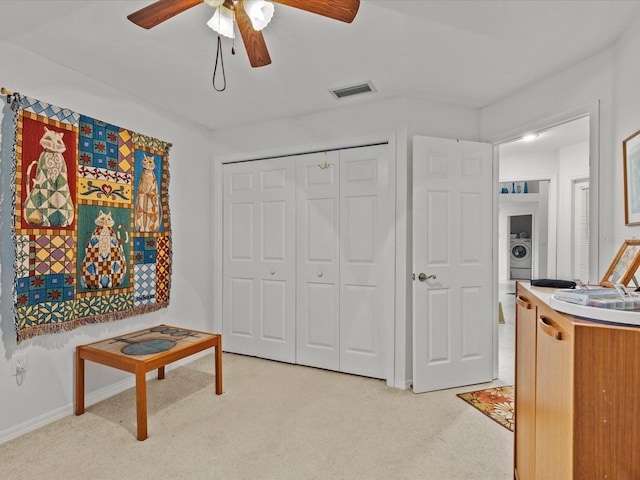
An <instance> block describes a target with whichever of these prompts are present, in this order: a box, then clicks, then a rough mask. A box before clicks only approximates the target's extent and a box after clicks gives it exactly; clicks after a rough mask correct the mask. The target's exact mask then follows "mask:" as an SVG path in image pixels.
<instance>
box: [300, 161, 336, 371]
mask: <svg viewBox="0 0 640 480" xmlns="http://www.w3.org/2000/svg"><path fill="white" fill-rule="evenodd" d="M325 160H326V163H325ZM339 160H340V154H339V152H337V151H334V152H327V153H315V154H308V155H300V156H298V157H296V159H295V162H296V177H297V182H296V183H297V192H298V193H297V211H298V213H297V226H296V229H297V250H298V254H297V276H298V279H297V290H298V292H297V307H296V325H297V329H296V330H297V331H296V336H297V343H296V358H297V363H300V364H302V365H310V366H314V367H320V368H327V369H330V370H339V369H340V161H339ZM321 166H322V168H321ZM325 166H326V168H325Z"/></svg>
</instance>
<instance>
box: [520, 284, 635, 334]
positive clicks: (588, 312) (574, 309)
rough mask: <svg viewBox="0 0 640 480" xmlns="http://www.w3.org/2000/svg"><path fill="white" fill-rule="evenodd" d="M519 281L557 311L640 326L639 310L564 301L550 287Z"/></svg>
mask: <svg viewBox="0 0 640 480" xmlns="http://www.w3.org/2000/svg"><path fill="white" fill-rule="evenodd" d="M519 283H520V284H521V285H522V286H523V287H525V288H526V289H527V290H529V291H530V292H531V293H533V294H534V295H535V296H536V297H538V298H539V299H540V300H542V301H543V302H545V303H546V304H547V305H549V306H550V307H551V308H553V309H554V310H557V311H559V312H562V313H567V314H569V315H574V316H576V317H580V318H583V319H585V320H589V321H592V322H605V323H613V324H616V325H629V326H632V327H640V310H615V309H611V308H598V307H588V306H586V305H578V304H575V303H570V302H564V301H562V300H558V299H557V298H555V297H554V296H553V292H554V290H553V289H551V288H537V287H532V286H531V284H530V283H529V282H519Z"/></svg>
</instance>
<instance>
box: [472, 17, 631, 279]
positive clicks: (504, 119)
mask: <svg viewBox="0 0 640 480" xmlns="http://www.w3.org/2000/svg"><path fill="white" fill-rule="evenodd" d="M637 27H638V21H637V19H636V20H635V23H634V22H631V25H630V26H629V30H633V29H634V28H637ZM636 43H637V40H636ZM618 50H619V49H618V47H613V48H611V49H608V50H606V51H604V52H602V53H600V54H598V55H595V56H593V57H591V58H589V59H587V60H585V61H583V62H581V63H579V64H577V65H573V66H571V67H569V68H567V69H566V70H564V71H562V72H560V73H558V74H556V75H553V76H551V77H549V78H547V79H545V80H542V81H539V82H536V83H533V84H532V85H530V86H528V87H527V88H525V89H523V90H521V91H519V92H517V93H515V94H513V95H511V96H509V97H507V98H505V99H503V100H501V101H498V102H495V103H493V104H491V105H489V106H487V107H485V108H483V109H482V111H481V130H482V139H483V140H484V141H489V142H499V141H504V140H506V139H510V138H513V137H514V136H516V135H517V134H521V133H523V132H524V131H528V130H538V129H542V128H544V127H548V126H550V125H554V124H557V123H560V122H562V121H565V120H567V119H570V118H575V117H576V116H578V115H581V114H584V113H593V112H595V115H596V116H597V117H598V118H599V136H598V139H599V143H598V145H596V148H597V151H596V152H593V153H594V154H598V157H599V160H600V168H599V169H598V171H597V172H591V174H592V178H593V177H595V176H596V175H595V174H596V173H597V176H598V179H597V184H596V185H594V184H593V183H592V185H591V189H595V195H596V196H597V197H598V202H597V205H596V207H597V209H598V210H599V214H598V219H599V224H598V228H597V230H596V231H595V232H594V234H593V236H592V239H593V240H594V241H593V243H594V244H595V245H594V246H595V248H596V250H597V251H598V253H599V264H598V265H597V270H598V272H597V273H596V276H598V275H600V274H601V273H603V272H604V271H605V270H606V268H607V267H608V265H609V263H610V261H611V259H612V258H613V254H614V253H615V251H617V249H618V247H619V245H620V244H619V242H618V238H616V233H615V231H614V225H616V224H619V220H618V218H619V212H618V211H616V208H615V205H614V201H615V196H616V194H619V190H618V189H619V188H621V185H622V184H621V180H618V179H617V176H618V175H619V174H620V170H619V169H620V168H621V161H620V156H619V154H618V153H617V152H618V151H619V147H618V145H617V141H616V142H614V140H613V139H614V132H613V121H614V109H617V108H618V107H619V104H621V103H624V102H626V101H628V100H630V99H627V98H620V97H619V96H618V92H616V95H615V101H614V88H613V85H614V73H615V75H618V74H619V72H618V68H617V58H616V65H615V66H614V56H616V57H617V56H619V54H618ZM631 50H632V49H631ZM628 55H629V56H628V57H627V58H626V59H627V61H629V62H632V60H631V55H632V53H631V51H630V52H629V54H628ZM625 57H626V55H625ZM632 63H633V62H632ZM614 70H615V72H614ZM627 70H628V69H627ZM634 78H635V79H636V80H637V79H638V78H640V71H637V72H635V77H634ZM633 97H636V98H637V97H638V95H637V94H635V95H633V96H632V98H633ZM630 101H631V103H633V100H632V99H631V100H630ZM589 111H590V112H589ZM638 128H640V127H638ZM592 147H593V145H590V148H592Z"/></svg>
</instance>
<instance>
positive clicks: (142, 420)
mask: <svg viewBox="0 0 640 480" xmlns="http://www.w3.org/2000/svg"><path fill="white" fill-rule="evenodd" d="M136 419H137V423H138V440H140V441H142V440H145V439H146V438H147V372H145V371H144V368H142V367H139V368H136Z"/></svg>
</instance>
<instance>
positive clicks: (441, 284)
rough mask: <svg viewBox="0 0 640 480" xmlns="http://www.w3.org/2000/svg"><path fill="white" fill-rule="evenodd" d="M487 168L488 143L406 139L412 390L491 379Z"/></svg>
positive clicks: (490, 215)
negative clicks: (410, 169) (408, 157)
mask: <svg viewBox="0 0 640 480" xmlns="http://www.w3.org/2000/svg"><path fill="white" fill-rule="evenodd" d="M492 170H493V169H492V149H491V146H490V145H488V144H482V143H476V142H465V141H456V140H449V139H441V138H429V137H414V139H413V256H414V270H413V271H414V274H415V277H416V278H415V281H414V284H413V285H414V287H413V298H414V306H413V389H414V391H415V392H426V391H431V390H438V389H443V388H451V387H457V386H462V385H470V384H474V383H481V382H486V381H490V380H491V379H492V373H493V372H492V366H493V356H494V350H495V349H496V348H497V346H494V344H493V327H494V325H493V323H494V322H497V318H496V316H495V315H494V312H495V311H496V309H494V305H493V303H494V299H493V291H492V284H493V282H492V237H493V226H492V218H493V208H494V207H493V175H492ZM421 274H424V275H423V277H422V279H420V278H419V277H420V276H421ZM425 277H426V278H425Z"/></svg>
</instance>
